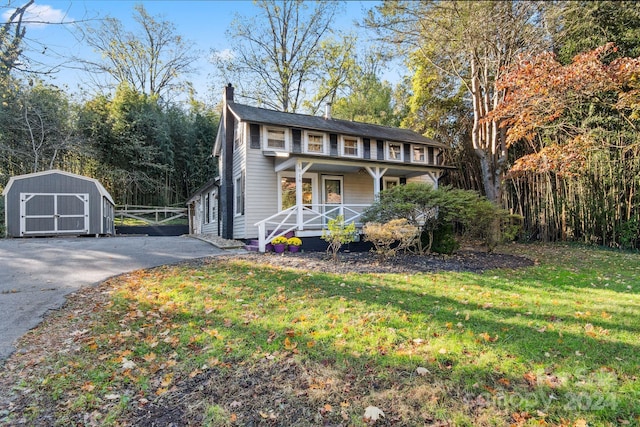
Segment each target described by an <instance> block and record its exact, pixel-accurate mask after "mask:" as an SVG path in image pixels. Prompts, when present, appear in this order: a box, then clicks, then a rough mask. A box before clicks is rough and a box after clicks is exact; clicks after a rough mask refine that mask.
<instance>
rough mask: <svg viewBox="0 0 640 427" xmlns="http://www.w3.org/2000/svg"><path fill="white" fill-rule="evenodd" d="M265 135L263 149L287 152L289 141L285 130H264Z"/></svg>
mask: <svg viewBox="0 0 640 427" xmlns="http://www.w3.org/2000/svg"><path fill="white" fill-rule="evenodd" d="M265 134H266V135H265V143H264V148H265V149H266V150H285V151H286V150H288V148H289V140H288V138H287V131H286V129H281V128H266V130H265Z"/></svg>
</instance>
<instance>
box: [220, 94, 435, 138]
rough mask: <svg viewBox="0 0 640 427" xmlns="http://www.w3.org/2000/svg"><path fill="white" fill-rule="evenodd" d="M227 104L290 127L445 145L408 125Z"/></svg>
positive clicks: (250, 118) (247, 116)
mask: <svg viewBox="0 0 640 427" xmlns="http://www.w3.org/2000/svg"><path fill="white" fill-rule="evenodd" d="M228 107H229V108H230V109H231V111H232V112H233V114H234V115H235V116H236V117H237V118H239V119H240V120H242V121H246V122H252V123H259V124H264V125H275V126H285V127H291V128H300V129H310V130H318V131H323V132H332V133H337V134H343V135H353V136H361V137H365V138H371V139H383V140H387V141H397V142H415V143H419V144H428V145H431V146H436V147H443V148H445V147H446V146H445V145H444V144H442V143H439V142H437V141H435V140H433V139H431V138H427V137H425V136H422V135H420V134H419V133H417V132H414V131H412V130H409V129H401V128H394V127H388V126H380V125H373V124H368V123H360V122H352V121H348V120H339V119H325V118H324V117H319V116H309V115H306V114H294V113H283V112H280V111H274V110H267V109H264V108H258V107H251V106H249V105H243V104H236V103H234V102H230V103H229V104H228Z"/></svg>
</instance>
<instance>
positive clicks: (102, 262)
mask: <svg viewBox="0 0 640 427" xmlns="http://www.w3.org/2000/svg"><path fill="white" fill-rule="evenodd" d="M229 252H230V251H224V250H222V249H219V248H217V247H215V246H213V245H211V244H209V243H207V242H205V241H202V240H198V239H193V238H190V237H102V238H92V237H82V238H29V239H0V365H2V363H3V361H4V360H5V359H6V358H7V357H9V355H11V353H13V352H14V351H15V347H14V342H15V340H16V339H18V338H20V337H21V336H22V335H24V334H25V333H26V332H27V331H29V330H30V329H32V328H33V327H35V326H37V325H38V324H39V323H40V322H41V321H42V319H43V316H44V315H45V314H46V312H47V311H48V310H55V309H58V308H60V307H61V306H62V305H63V304H64V302H65V297H66V296H67V295H68V294H70V293H72V292H74V291H75V290H77V289H79V288H80V287H82V286H87V285H92V284H95V283H99V282H101V281H103V280H105V279H107V278H109V277H111V276H114V275H118V274H121V273H125V272H128V271H133V270H137V269H140V268H149V267H155V266H158V265H163V264H173V263H177V262H180V261H183V260H188V259H195V258H202V257H207V256H212V255H219V254H223V253H229Z"/></svg>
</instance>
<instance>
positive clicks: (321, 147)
mask: <svg viewBox="0 0 640 427" xmlns="http://www.w3.org/2000/svg"><path fill="white" fill-rule="evenodd" d="M306 136H307V137H306V140H305V152H307V153H313V154H326V151H327V150H326V145H327V144H326V138H325V135H324V134H321V133H311V132H308V133H307V134H306Z"/></svg>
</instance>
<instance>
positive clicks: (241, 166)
mask: <svg viewBox="0 0 640 427" xmlns="http://www.w3.org/2000/svg"><path fill="white" fill-rule="evenodd" d="M243 138H244V140H243V143H242V144H241V145H240V146H238V147H234V150H233V185H234V187H233V200H232V203H231V204H230V207H231V209H232V211H233V238H234V239H246V238H247V233H246V226H247V220H246V215H236V195H237V191H238V189H237V188H236V187H235V183H236V178H237V177H238V176H240V175H241V174H242V172H243V171H245V180H244V181H245V200H244V212H245V213H246V212H249V209H248V206H247V198H248V197H247V194H246V188H247V183H246V182H247V179H246V169H247V168H246V165H247V155H246V153H247V146H248V145H249V143H248V138H247V132H245V134H244V135H243ZM251 167H253V165H252V166H251Z"/></svg>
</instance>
